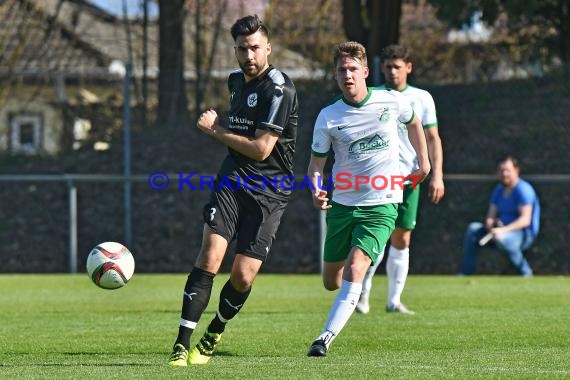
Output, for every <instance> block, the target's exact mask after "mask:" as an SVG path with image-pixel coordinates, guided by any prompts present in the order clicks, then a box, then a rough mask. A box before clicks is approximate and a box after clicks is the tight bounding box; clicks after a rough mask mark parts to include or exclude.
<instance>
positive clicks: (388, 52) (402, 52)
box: [381, 45, 412, 63]
mask: <svg viewBox="0 0 570 380" xmlns="http://www.w3.org/2000/svg"><path fill="white" fill-rule="evenodd" d="M381 59H382V61H385V60H387V59H401V60H403V61H404V62H406V63H409V62H411V61H412V55H411V53H410V51H409V50H408V48H406V47H405V46H403V45H388V46H386V47H385V48H384V49H383V50H382V55H381Z"/></svg>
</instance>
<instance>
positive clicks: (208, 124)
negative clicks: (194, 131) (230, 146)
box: [196, 109, 218, 135]
mask: <svg viewBox="0 0 570 380" xmlns="http://www.w3.org/2000/svg"><path fill="white" fill-rule="evenodd" d="M217 120H218V114H217V113H216V111H214V110H213V109H207V110H206V111H204V112H202V114H201V115H200V117H199V118H198V122H197V123H196V127H198V129H199V130H200V131H202V132H204V133H205V134H207V135H212V134H214V132H215V127H216V122H217Z"/></svg>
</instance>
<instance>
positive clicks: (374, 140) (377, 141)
mask: <svg viewBox="0 0 570 380" xmlns="http://www.w3.org/2000/svg"><path fill="white" fill-rule="evenodd" d="M389 146H390V140H384V139H383V138H382V137H381V136H380V135H378V134H376V135H374V136H373V137H371V138H369V137H364V138H362V139H360V140H356V141H355V142H353V143H352V144H351V145H350V147H349V148H348V153H349V154H353V155H354V154H357V155H360V154H370V153H376V152H379V151H381V150H384V149H388V147H389Z"/></svg>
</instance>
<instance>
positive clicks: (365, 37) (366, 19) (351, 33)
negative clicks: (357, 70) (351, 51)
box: [342, 0, 402, 85]
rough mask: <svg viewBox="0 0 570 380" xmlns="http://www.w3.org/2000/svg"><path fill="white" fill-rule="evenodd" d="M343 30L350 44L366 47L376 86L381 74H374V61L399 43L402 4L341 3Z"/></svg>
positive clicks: (393, 0)
mask: <svg viewBox="0 0 570 380" xmlns="http://www.w3.org/2000/svg"><path fill="white" fill-rule="evenodd" d="M342 11H343V15H344V18H343V27H344V31H345V33H346V37H347V38H348V39H349V40H352V41H357V42H360V43H361V44H363V45H364V47H366V50H367V55H368V60H369V62H368V65H369V66H370V69H371V73H370V76H369V77H368V82H369V84H372V85H377V84H378V83H373V82H377V81H378V80H375V79H374V78H380V76H379V74H380V73H379V72H375V71H374V69H375V68H374V66H373V64H372V62H373V59H374V57H380V53H381V52H382V49H384V48H385V47H386V46H388V45H390V44H395V43H398V41H399V39H400V18H401V15H402V0H366V1H354V0H342Z"/></svg>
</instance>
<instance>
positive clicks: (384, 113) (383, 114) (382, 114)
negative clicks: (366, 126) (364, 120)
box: [376, 107, 390, 123]
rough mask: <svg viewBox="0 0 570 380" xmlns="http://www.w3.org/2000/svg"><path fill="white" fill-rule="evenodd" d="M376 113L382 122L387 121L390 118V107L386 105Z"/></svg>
mask: <svg viewBox="0 0 570 380" xmlns="http://www.w3.org/2000/svg"><path fill="white" fill-rule="evenodd" d="M376 115H377V116H378V121H379V122H380V123H385V122H387V121H388V120H390V110H389V109H388V107H384V108H382V109H380V110H378V112H377V113H376Z"/></svg>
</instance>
